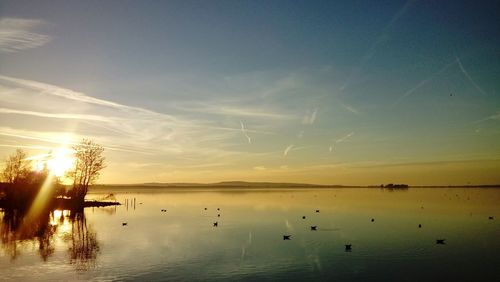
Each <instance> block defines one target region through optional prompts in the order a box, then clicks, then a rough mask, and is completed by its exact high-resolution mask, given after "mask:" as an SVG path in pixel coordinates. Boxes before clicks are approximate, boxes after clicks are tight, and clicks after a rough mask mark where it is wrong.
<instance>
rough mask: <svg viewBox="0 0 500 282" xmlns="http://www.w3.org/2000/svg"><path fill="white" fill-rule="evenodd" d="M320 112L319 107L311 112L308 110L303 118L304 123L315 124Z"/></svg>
mask: <svg viewBox="0 0 500 282" xmlns="http://www.w3.org/2000/svg"><path fill="white" fill-rule="evenodd" d="M317 114H318V108H315V109H314V110H312V111H311V112H309V111H308V112H307V113H306V114H305V115H304V117H303V118H302V124H313V123H314V122H315V121H316V116H317Z"/></svg>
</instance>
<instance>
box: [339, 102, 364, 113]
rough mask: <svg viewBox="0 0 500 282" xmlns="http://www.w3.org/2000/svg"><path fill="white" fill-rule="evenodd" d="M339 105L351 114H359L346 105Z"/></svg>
mask: <svg viewBox="0 0 500 282" xmlns="http://www.w3.org/2000/svg"><path fill="white" fill-rule="evenodd" d="M340 105H341V106H342V107H344V108H345V109H346V110H348V111H349V112H351V113H353V114H359V111H358V110H356V109H355V108H353V107H351V106H349V105H346V104H340Z"/></svg>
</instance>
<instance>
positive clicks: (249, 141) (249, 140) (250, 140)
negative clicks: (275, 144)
mask: <svg viewBox="0 0 500 282" xmlns="http://www.w3.org/2000/svg"><path fill="white" fill-rule="evenodd" d="M240 124H241V132H243V134H244V135H245V137H246V138H247V139H248V144H252V138H250V136H248V134H247V131H246V129H245V125H244V124H243V122H242V121H241V120H240Z"/></svg>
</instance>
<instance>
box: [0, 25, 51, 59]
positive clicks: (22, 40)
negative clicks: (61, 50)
mask: <svg viewBox="0 0 500 282" xmlns="http://www.w3.org/2000/svg"><path fill="white" fill-rule="evenodd" d="M45 24H46V23H45V22H44V21H42V20H36V19H23V18H1V19H0V52H6V53H12V52H19V51H22V50H26V49H31V48H36V47H40V46H43V45H45V44H47V43H48V42H50V41H51V40H52V37H51V36H49V35H45V34H41V33H37V32H35V31H34V30H35V29H37V28H39V27H42V26H44V25H45Z"/></svg>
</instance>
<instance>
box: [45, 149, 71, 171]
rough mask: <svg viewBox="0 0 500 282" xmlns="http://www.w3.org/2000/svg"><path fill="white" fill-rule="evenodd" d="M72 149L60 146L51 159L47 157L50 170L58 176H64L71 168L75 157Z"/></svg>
mask: <svg viewBox="0 0 500 282" xmlns="http://www.w3.org/2000/svg"><path fill="white" fill-rule="evenodd" d="M72 153H73V152H72V151H71V150H68V149H65V148H60V149H57V150H55V151H54V152H53V153H52V154H51V156H50V158H49V159H47V168H48V169H49V171H50V172H51V173H52V174H53V175H55V176H57V177H62V176H64V175H65V173H66V172H67V171H68V170H70V169H71V167H72V166H73V163H74V162H75V159H74V157H73V154H72Z"/></svg>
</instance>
